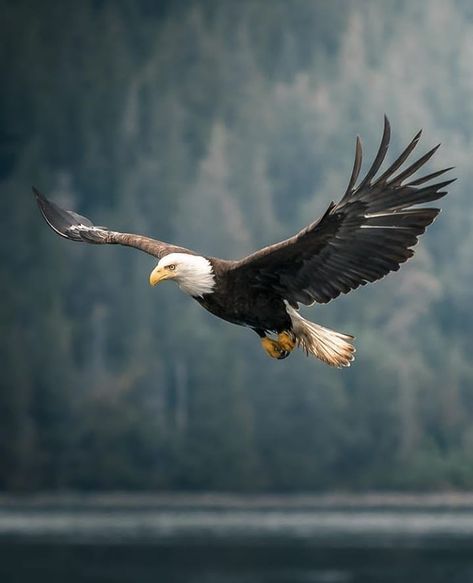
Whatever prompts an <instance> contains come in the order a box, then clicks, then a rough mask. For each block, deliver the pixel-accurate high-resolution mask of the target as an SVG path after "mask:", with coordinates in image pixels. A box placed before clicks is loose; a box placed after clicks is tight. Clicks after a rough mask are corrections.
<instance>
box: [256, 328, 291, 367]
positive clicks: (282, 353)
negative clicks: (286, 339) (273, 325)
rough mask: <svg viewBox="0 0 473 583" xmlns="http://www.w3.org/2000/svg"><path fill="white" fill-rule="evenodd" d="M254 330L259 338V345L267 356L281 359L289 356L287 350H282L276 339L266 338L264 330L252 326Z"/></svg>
mask: <svg viewBox="0 0 473 583" xmlns="http://www.w3.org/2000/svg"><path fill="white" fill-rule="evenodd" d="M254 331H255V332H256V333H257V334H258V336H259V337H260V338H261V346H262V347H263V350H264V351H265V352H266V354H267V355H268V356H270V357H271V358H277V359H278V360H282V359H283V358H287V357H288V356H289V352H288V351H287V350H284V348H283V347H282V346H281V345H280V344H279V342H278V341H277V340H272V339H271V338H268V337H267V336H266V333H265V331H264V330H259V329H256V328H254Z"/></svg>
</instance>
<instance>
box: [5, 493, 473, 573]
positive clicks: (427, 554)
mask: <svg viewBox="0 0 473 583" xmlns="http://www.w3.org/2000/svg"><path fill="white" fill-rule="evenodd" d="M27 581H28V582H29V581H35V582H39V583H42V582H43V581H44V582H50V583H54V582H56V581H58V582H61V583H62V582H65V583H79V582H89V581H90V582H99V581H100V582H110V583H112V582H118V583H119V582H125V581H126V582H128V581H130V582H132V581H133V582H137V583H141V582H143V583H148V582H153V583H161V582H162V583H260V582H261V583H273V582H274V583H361V582H368V583H370V582H373V583H374V582H379V583H383V582H386V583H388V582H389V583H401V582H403V583H414V582H415V583H422V582H424V581H425V582H428V583H443V582H450V583H464V582H470V581H471V582H472V583H473V497H471V496H469V495H461V496H458V495H443V496H430V497H427V496H424V497H421V496H416V497H412V496H374V495H371V496H318V497H317V496H292V497H234V496H233V497H232V496H217V495H207V496H139V497H135V496H118V495H113V496H111V495H108V496H87V497H84V496H62V497H60V498H58V497H49V496H43V497H30V498H8V497H4V498H0V582H1V583H10V582H12V583H23V582H25V583H26V582H27Z"/></svg>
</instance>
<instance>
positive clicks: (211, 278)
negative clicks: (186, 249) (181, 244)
mask: <svg viewBox="0 0 473 583" xmlns="http://www.w3.org/2000/svg"><path fill="white" fill-rule="evenodd" d="M176 255H177V254H176ZM183 255H184V254H183ZM176 283H177V284H178V286H179V287H180V288H181V289H182V291H184V292H186V293H187V294H189V295H191V296H193V297H202V296H203V295H204V294H209V293H212V292H213V290H214V287H215V274H214V272H213V269H212V264H211V263H210V261H209V260H208V259H207V258H205V257H200V256H198V255H185V257H184V258H181V261H180V262H179V266H178V268H177V273H176Z"/></svg>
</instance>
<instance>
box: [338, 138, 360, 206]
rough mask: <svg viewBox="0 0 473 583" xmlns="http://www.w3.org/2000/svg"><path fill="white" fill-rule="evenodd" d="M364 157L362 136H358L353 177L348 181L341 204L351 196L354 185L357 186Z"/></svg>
mask: <svg viewBox="0 0 473 583" xmlns="http://www.w3.org/2000/svg"><path fill="white" fill-rule="evenodd" d="M362 159H363V150H362V147H361V140H360V137H359V136H357V137H356V146H355V161H354V163H353V170H352V173H351V177H350V181H349V183H348V186H347V189H346V191H345V194H344V195H343V197H342V200H341V201H340V204H341V203H343V202H345V201H346V199H347V198H349V197H350V195H351V194H352V192H353V187H354V186H355V183H356V181H357V179H358V176H359V174H360V169H361V162H362Z"/></svg>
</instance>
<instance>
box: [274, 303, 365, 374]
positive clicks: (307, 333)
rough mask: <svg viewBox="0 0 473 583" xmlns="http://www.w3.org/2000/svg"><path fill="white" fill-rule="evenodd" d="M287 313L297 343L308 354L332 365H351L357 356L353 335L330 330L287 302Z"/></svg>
mask: <svg viewBox="0 0 473 583" xmlns="http://www.w3.org/2000/svg"><path fill="white" fill-rule="evenodd" d="M286 308H287V313H288V314H289V316H290V317H291V320H292V331H293V332H294V335H295V337H296V341H297V345H298V346H300V347H301V348H302V349H303V350H304V351H305V353H306V354H307V355H309V354H312V355H313V356H316V357H317V358H319V359H320V360H322V361H323V362H326V363H327V364H329V365H330V366H336V367H341V366H350V363H351V361H352V360H353V359H354V358H355V347H354V346H353V344H352V342H353V340H354V337H353V336H350V335H349V334H341V333H340V332H335V330H329V329H328V328H324V327H323V326H319V325H318V324H315V323H314V322H310V321H309V320H306V319H304V318H303V317H302V316H301V315H300V314H299V313H298V312H297V311H296V310H295V309H294V308H293V307H291V306H290V305H289V304H287V303H286Z"/></svg>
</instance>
